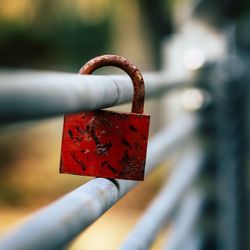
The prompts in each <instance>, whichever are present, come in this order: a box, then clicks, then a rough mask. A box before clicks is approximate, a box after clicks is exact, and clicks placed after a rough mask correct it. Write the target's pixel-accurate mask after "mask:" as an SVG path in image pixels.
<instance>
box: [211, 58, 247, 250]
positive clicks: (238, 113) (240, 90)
mask: <svg viewBox="0 0 250 250" xmlns="http://www.w3.org/2000/svg"><path fill="white" fill-rule="evenodd" d="M240 64H241V61H240V60H239V58H236V57H232V58H228V59H226V60H225V61H224V62H222V63H220V64H216V65H215V68H214V81H212V92H213V98H214V103H215V119H214V122H215V124H214V125H215V138H214V147H215V162H216V164H215V166H216V176H215V177H216V210H217V219H216V222H217V223H216V225H217V228H216V232H217V248H218V249H227V250H243V249H246V248H245V243H244V242H245V239H244V230H245V229H244V228H245V227H244V220H245V219H244V217H245V204H244V203H245V198H244V196H245V184H246V95H245V94H246V85H245V79H244V73H243V72H242V68H241V67H240V66H241V65H240Z"/></svg>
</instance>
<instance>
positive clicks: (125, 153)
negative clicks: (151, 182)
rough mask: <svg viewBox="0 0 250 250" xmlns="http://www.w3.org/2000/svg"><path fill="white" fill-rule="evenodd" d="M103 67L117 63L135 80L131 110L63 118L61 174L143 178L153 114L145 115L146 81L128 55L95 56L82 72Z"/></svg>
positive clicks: (101, 111) (86, 113) (99, 112)
mask: <svg viewBox="0 0 250 250" xmlns="http://www.w3.org/2000/svg"><path fill="white" fill-rule="evenodd" d="M103 66H116V67H119V68H121V69H123V70H124V71H125V72H127V73H128V75H129V76H130V78H131V79H132V81H133V85H134V96H133V103H132V113H120V112H119V113H118V112H112V111H107V110H98V111H93V112H84V113H79V114H72V115H66V116H65V117H64V126H63V138H62V151H61V152H62V153H61V165H60V173H67V174H76V175H85V176H95V177H105V178H117V179H127V180H143V179H144V169H145V161H146V151H147V142H148V131H149V120H150V116H148V115H144V114H142V113H143V108H144V95H145V90H144V81H143V78H142V75H141V73H140V72H139V70H138V69H137V68H136V67H135V66H134V65H132V64H130V63H129V62H128V61H127V60H126V59H125V58H123V57H120V56H115V55H104V56H99V57H96V58H94V59H92V60H90V61H89V62H88V63H86V64H85V65H84V66H83V67H82V68H81V70H80V72H79V73H80V74H91V73H92V72H93V71H94V70H96V69H98V68H100V67H103Z"/></svg>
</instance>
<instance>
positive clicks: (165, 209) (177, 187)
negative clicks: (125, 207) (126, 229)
mask: <svg viewBox="0 0 250 250" xmlns="http://www.w3.org/2000/svg"><path fill="white" fill-rule="evenodd" d="M201 160H202V156H201V153H200V152H199V151H198V150H193V151H192V152H188V153H186V154H185V155H184V156H183V157H182V158H181V161H180V162H179V163H178V164H177V166H176V167H175V168H174V170H173V172H172V174H171V176H170V179H169V180H168V181H167V182H166V184H165V185H164V186H163V188H162V190H161V191H160V193H159V194H158V195H157V197H156V198H155V199H154V200H153V202H152V203H151V205H150V206H149V208H148V209H147V211H146V212H145V213H144V214H143V216H142V217H141V218H140V220H139V222H138V223H137V225H136V226H135V228H134V229H133V230H132V231H131V232H130V234H129V235H128V237H127V239H126V240H125V242H124V243H123V245H122V246H121V248H120V249H122V250H130V249H133V250H139V249H149V248H150V245H151V244H152V243H153V241H154V239H155V238H156V236H157V234H158V232H159V231H160V229H161V228H162V227H163V226H164V225H166V223H167V222H168V221H169V219H170V215H171V213H172V211H173V210H174V208H175V207H176V205H177V203H178V201H179V200H180V198H181V197H182V195H183V193H184V192H185V190H186V189H187V187H188V186H189V185H190V184H191V183H192V181H193V180H194V178H195V177H196V176H197V174H198V170H199V168H200V166H201Z"/></svg>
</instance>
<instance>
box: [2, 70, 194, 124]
mask: <svg viewBox="0 0 250 250" xmlns="http://www.w3.org/2000/svg"><path fill="white" fill-rule="evenodd" d="M143 77H144V80H145V90H146V96H147V97H152V96H155V95H158V94H161V93H163V92H165V91H166V90H168V89H170V88H172V87H178V86H186V85H187V84H188V83H190V82H191V81H192V80H193V79H192V77H191V76H190V79H187V76H181V75H177V76H176V75H173V74H171V73H167V72H162V73H161V72H158V73H145V74H143ZM132 95H133V85H132V82H131V80H130V79H129V77H128V76H126V75H108V76H101V75H80V74H73V73H60V72H49V71H48V72H46V71H2V72H0V122H10V121H18V120H27V119H35V118H44V117H51V116H56V115H62V114H66V113H74V112H80V111H90V110H96V109H102V108H107V107H111V106H115V105H118V104H122V103H125V102H128V101H130V100H131V99H132Z"/></svg>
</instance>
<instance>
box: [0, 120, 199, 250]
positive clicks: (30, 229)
mask: <svg viewBox="0 0 250 250" xmlns="http://www.w3.org/2000/svg"><path fill="white" fill-rule="evenodd" d="M183 124H185V126H183ZM196 126H197V120H196V119H195V118H194V117H193V116H191V115H183V116H182V117H181V118H179V119H178V120H176V121H174V122H173V123H172V124H170V126H168V128H167V129H164V130H162V131H161V132H159V133H158V134H157V135H156V136H155V137H153V139H152V140H151V141H150V143H149V146H148V155H147V163H146V174H148V173H149V172H150V171H151V170H153V169H154V168H155V167H156V166H157V165H158V164H159V163H160V162H161V161H162V160H163V159H164V158H166V157H167V156H169V155H171V153H173V151H176V150H177V149H180V146H181V145H182V144H183V141H189V140H188V139H189V138H191V135H192V132H193V131H194V129H195V128H196ZM137 184H138V182H136V181H126V180H116V181H114V182H112V181H111V180H108V179H103V178H97V179H93V180H92V181H90V182H88V183H87V184H85V185H83V186H81V187H79V188H78V189H76V190H74V191H72V192H71V193H69V194H67V195H65V196H64V197H62V198H61V199H59V200H58V201H56V202H54V203H53V204H51V205H49V206H48V207H46V208H44V209H42V210H41V211H40V212H38V213H36V214H34V215H33V216H32V217H31V218H30V219H29V220H28V221H27V222H26V223H24V224H23V225H21V226H20V227H19V228H17V229H16V230H15V231H12V232H10V233H8V234H7V235H6V236H5V237H4V238H2V240H0V249H4V250H17V249H18V250H29V249H36V250H39V249H46V250H49V249H61V248H62V247H63V246H65V245H66V244H67V243H69V242H70V241H71V240H72V239H73V238H74V237H76V236H77V235H78V234H79V233H80V232H81V231H82V230H84V229H85V228H86V227H88V226H89V225H90V224H91V223H93V222H94V221H95V220H96V219H98V218H99V217H100V216H101V215H102V214H103V213H105V211H106V210H108V209H109V208H110V207H111V206H112V205H113V204H115V203H116V202H117V201H118V200H119V199H120V198H121V197H122V196H123V195H124V194H126V193H127V192H128V191H129V190H130V189H131V188H132V187H134V186H135V185H137Z"/></svg>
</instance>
